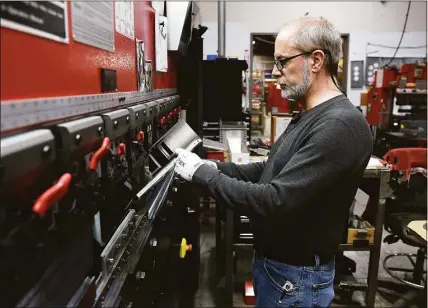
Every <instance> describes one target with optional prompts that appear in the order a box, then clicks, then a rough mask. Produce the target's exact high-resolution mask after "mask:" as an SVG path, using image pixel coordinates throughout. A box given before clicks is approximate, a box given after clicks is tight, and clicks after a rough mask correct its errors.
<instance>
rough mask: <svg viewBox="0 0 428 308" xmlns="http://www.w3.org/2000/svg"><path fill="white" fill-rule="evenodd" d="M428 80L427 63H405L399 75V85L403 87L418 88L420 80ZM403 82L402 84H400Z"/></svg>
mask: <svg viewBox="0 0 428 308" xmlns="http://www.w3.org/2000/svg"><path fill="white" fill-rule="evenodd" d="M426 80H427V66H426V63H411V64H403V65H402V66H401V67H400V71H399V72H398V76H397V86H398V87H400V88H402V87H403V86H404V88H417V85H416V83H417V82H418V81H425V82H426ZM400 82H401V84H400Z"/></svg>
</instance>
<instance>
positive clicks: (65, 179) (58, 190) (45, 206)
mask: <svg viewBox="0 0 428 308" xmlns="http://www.w3.org/2000/svg"><path fill="white" fill-rule="evenodd" d="M70 182H71V174H70V173H65V174H63V175H62V176H61V177H60V178H59V180H58V182H56V183H55V184H54V185H53V186H52V187H51V188H49V189H48V190H46V191H45V192H44V193H43V194H42V195H41V196H40V197H39V198H38V199H37V200H36V202H35V203H34V205H33V212H35V213H36V214H37V215H39V216H44V215H45V213H46V212H47V211H48V210H49V209H50V207H51V206H52V205H53V204H54V203H55V202H57V201H59V200H61V198H62V197H64V195H65V194H66V193H67V191H68V186H69V185H70Z"/></svg>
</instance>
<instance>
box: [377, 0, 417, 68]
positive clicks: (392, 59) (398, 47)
mask: <svg viewBox="0 0 428 308" xmlns="http://www.w3.org/2000/svg"><path fill="white" fill-rule="evenodd" d="M411 3H412V1H409V5H408V7H407V13H406V20H405V21H404V27H403V31H402V32H401V38H400V41H399V42H398V46H397V48H396V49H395V52H394V55H393V56H392V58H391V60H389V62H388V63H387V64H385V65H384V66H382V67H381V69H382V68H385V67H388V66H389V65H390V64H391V63H392V61H394V59H395V56H396V55H397V52H398V49H400V45H401V42H402V40H403V36H404V32H406V26H407V19H408V18H409V12H410V4H411Z"/></svg>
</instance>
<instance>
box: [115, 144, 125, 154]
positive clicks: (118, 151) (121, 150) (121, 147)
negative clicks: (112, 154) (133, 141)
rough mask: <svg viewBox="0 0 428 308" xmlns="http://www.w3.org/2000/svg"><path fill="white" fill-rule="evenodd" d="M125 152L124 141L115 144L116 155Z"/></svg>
mask: <svg viewBox="0 0 428 308" xmlns="http://www.w3.org/2000/svg"><path fill="white" fill-rule="evenodd" d="M125 152H126V145H125V144H124V143H120V144H119V145H118V146H117V156H120V155H123V154H125Z"/></svg>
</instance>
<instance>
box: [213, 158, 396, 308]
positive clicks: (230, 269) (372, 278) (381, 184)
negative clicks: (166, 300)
mask: <svg viewBox="0 0 428 308" xmlns="http://www.w3.org/2000/svg"><path fill="white" fill-rule="evenodd" d="M390 171H391V170H390V168H388V167H387V166H384V165H383V164H382V163H381V162H380V159H379V158H376V157H374V156H372V158H371V159H370V162H369V164H368V166H367V167H366V170H365V172H364V175H363V178H362V180H361V181H365V180H366V179H371V181H374V182H375V183H376V196H373V197H376V198H377V206H376V214H375V215H376V221H375V225H374V227H375V233H374V242H373V244H372V245H368V246H366V247H354V245H353V244H341V245H340V251H369V252H370V259H369V270H368V277H367V292H366V305H367V307H374V306H375V298H376V291H377V286H378V271H379V260H380V250H381V246H382V230H383V223H384V217H385V202H386V198H387V197H389V196H390V195H391V193H392V189H391V188H390V186H389V179H390ZM217 208H219V207H218V206H217ZM218 214H219V212H217V219H216V253H220V252H221V251H223V253H225V256H224V261H225V263H224V264H220V262H217V266H221V265H224V271H223V273H224V287H225V290H224V291H225V292H224V300H225V305H227V306H228V307H233V292H234V289H235V288H234V286H235V283H234V263H235V262H234V254H235V251H234V250H235V247H237V246H244V245H245V246H252V244H242V243H235V242H234V213H233V211H232V210H230V209H226V216H225V223H224V228H225V229H224V238H223V239H222V236H221V234H222V230H221V221H220V218H219V216H218ZM222 245H223V248H224V250H222V249H221V248H220V247H221V246H222ZM217 256H219V254H217ZM216 259H217V261H219V260H220V259H221V258H219V257H216ZM217 272H219V271H217Z"/></svg>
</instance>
